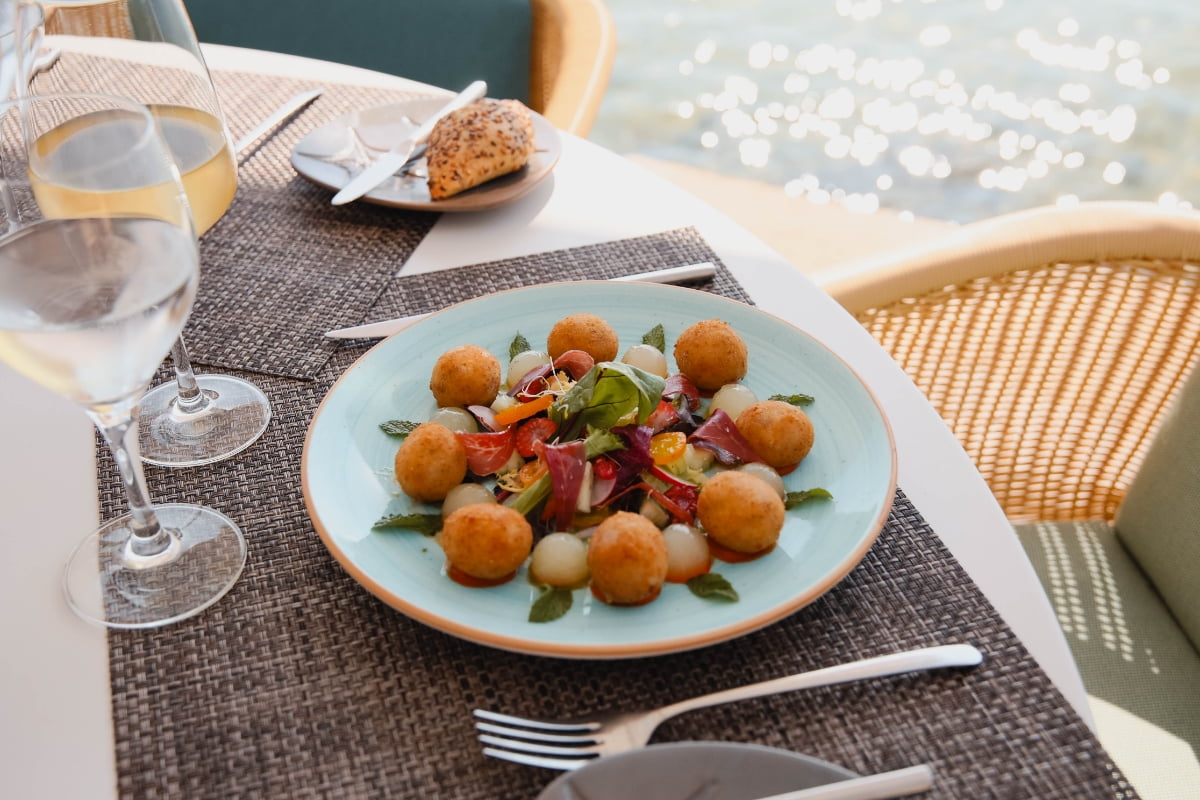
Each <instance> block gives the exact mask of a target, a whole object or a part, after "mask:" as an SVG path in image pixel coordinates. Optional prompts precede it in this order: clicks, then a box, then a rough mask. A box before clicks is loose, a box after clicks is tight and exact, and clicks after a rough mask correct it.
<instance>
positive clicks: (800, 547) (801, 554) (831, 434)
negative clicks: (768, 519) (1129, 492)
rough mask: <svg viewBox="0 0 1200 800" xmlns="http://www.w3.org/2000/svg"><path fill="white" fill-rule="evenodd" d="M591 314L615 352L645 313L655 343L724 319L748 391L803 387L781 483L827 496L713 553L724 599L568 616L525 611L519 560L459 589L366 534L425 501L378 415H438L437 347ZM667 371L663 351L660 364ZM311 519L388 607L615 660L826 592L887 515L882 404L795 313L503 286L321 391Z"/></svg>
mask: <svg viewBox="0 0 1200 800" xmlns="http://www.w3.org/2000/svg"><path fill="white" fill-rule="evenodd" d="M580 311H588V312H591V313H594V314H599V315H600V316H602V317H604V318H605V319H607V320H608V321H609V323H610V324H611V325H612V326H613V328H615V329H616V331H617V333H618V335H619V336H620V337H621V347H622V351H624V349H625V348H627V347H629V346H631V345H633V344H637V343H640V342H641V340H642V335H643V334H645V333H646V332H647V331H649V330H650V329H651V328H653V327H654V326H655V325H658V324H661V325H663V327H664V329H665V331H666V340H667V354H668V357H669V356H670V352H671V346H672V344H673V342H674V341H675V339H676V337H678V335H679V334H680V333H681V332H682V331H683V329H684V328H686V327H687V326H689V325H691V324H692V323H694V322H697V321H699V320H704V319H713V318H719V319H723V320H725V321H726V322H728V323H729V324H730V325H732V326H733V327H734V329H736V330H737V331H738V332H739V333H740V334H741V335H742V338H744V339H745V341H746V344H747V347H748V348H749V353H750V357H749V372H748V374H747V375H746V378H745V380H744V381H743V383H745V384H746V385H747V386H749V387H750V388H751V389H753V390H754V391H755V392H756V393H757V395H758V396H759V397H760V398H766V397H768V396H770V395H772V394H797V393H800V394H807V395H811V396H812V397H813V398H815V399H814V402H813V403H812V405H810V406H808V408H807V409H806V410H807V412H808V414H809V416H810V417H811V418H812V421H813V425H814V427H815V429H816V440H815V444H814V446H813V450H812V452H811V453H810V454H809V456H808V457H807V458H806V459H805V460H804V461H803V462H802V463H801V465H800V466H799V468H797V469H796V470H795V471H793V472H792V473H791V474H789V475H788V476H787V477H786V478H785V479H784V480H785V483H786V484H787V488H788V490H789V491H796V490H801V489H810V488H814V487H821V488H823V489H827V490H828V491H829V492H831V493H832V495H833V499H832V500H823V501H815V502H810V503H807V504H803V505H800V506H798V507H796V508H793V509H792V510H790V511H788V514H787V521H786V523H785V525H784V529H783V532H782V534H781V535H780V538H779V544H778V546H776V548H775V549H774V550H773V551H771V552H770V553H769V554H767V555H766V556H763V557H762V558H759V559H756V560H754V561H750V562H746V563H740V564H727V563H723V562H719V561H718V562H716V563H715V565H714V571H716V572H719V573H720V574H721V575H723V576H724V577H725V578H726V579H728V580H729V582H730V583H731V584H733V587H734V588H735V589H736V590H737V592H738V594H739V596H740V599H739V600H738V601H737V602H723V601H717V600H705V599H701V598H700V597H697V596H696V595H694V594H692V593H691V591H690V590H689V589H688V588H687V587H686V586H683V585H676V584H668V585H667V586H666V587H665V588H664V589H663V592H662V594H661V595H660V596H659V597H658V599H656V600H655V601H654V602H652V603H649V604H647V605H645V606H640V607H637V608H625V607H613V606H607V605H605V604H603V603H601V602H600V601H598V600H596V599H595V598H594V597H593V596H592V595H591V593H590V592H589V591H588V590H586V589H580V590H577V591H575V592H574V597H573V603H572V607H571V609H570V611H568V612H567V614H566V615H565V616H563V617H561V618H559V619H557V620H555V621H553V622H545V623H533V622H529V621H528V616H529V609H530V606H531V604H532V603H533V601H534V599H535V598H536V597H537V594H538V590H537V588H536V587H534V586H533V585H532V584H530V582H529V581H528V579H527V577H526V575H525V571H524V569H522V571H521V573H520V574H519V575H518V576H517V577H516V578H515V579H513V580H512V581H510V582H508V583H506V584H504V585H502V586H497V587H491V588H486V589H477V588H468V587H465V586H462V585H460V584H458V583H455V582H454V581H452V580H450V579H449V578H448V577H447V576H446V575H445V570H444V563H443V562H444V559H443V556H442V553H441V550H440V549H439V548H438V546H437V544H436V543H435V541H434V540H433V539H431V538H428V537H425V536H423V535H421V534H419V533H414V532H410V531H403V530H390V531H376V530H372V524H373V523H374V522H375V521H376V520H378V519H379V518H380V517H382V516H384V515H386V514H394V513H399V512H402V511H424V512H430V511H436V508H433V507H430V506H423V505H421V504H417V503H414V502H412V501H411V500H410V499H409V498H408V497H406V496H405V495H404V494H403V493H402V492H401V491H400V489H399V487H398V486H397V485H396V482H395V479H394V477H393V475H392V459H393V457H394V455H395V452H396V449H397V448H398V447H399V441H398V440H396V439H394V438H392V437H389V436H388V435H386V434H385V433H383V432H382V431H381V430H380V428H379V424H380V423H381V422H384V421H387V420H395V419H400V420H412V421H424V420H426V419H428V418H429V416H430V415H431V414H432V413H433V411H434V410H435V404H434V401H433V396H432V395H431V394H430V392H429V375H430V372H431V370H432V369H433V363H434V361H436V360H437V358H438V356H440V355H441V354H442V353H443V352H445V351H446V350H447V349H449V348H450V347H453V346H455V345H460V344H468V343H469V344H476V345H479V346H481V347H484V348H487V349H488V350H490V351H491V352H493V353H496V354H497V355H498V356H501V361H502V362H503V356H504V355H507V353H508V348H509V344H510V343H511V342H512V340H513V338H514V336H516V334H517V333H518V332H519V333H521V334H522V335H524V336H525V337H526V338H527V339H528V340H529V341H530V342H531V343H532V344H533V345H534V346H535V347H536V346H541V347H544V344H545V337H546V334H547V333H549V331H550V328H551V327H552V326H553V325H554V323H555V322H557V321H558V320H559V319H561V318H562V317H564V316H566V315H568V314H572V313H576V312H580ZM671 367H672V369H673V368H674V363H673V362H672V364H671ZM302 472H303V490H304V498H305V503H306V505H307V508H308V513H309V516H310V517H311V518H312V521H313V524H314V525H315V527H316V530H317V532H318V533H319V534H320V536H321V539H322V541H323V542H324V543H325V546H326V547H328V548H329V552H330V553H332V554H333V557H334V558H335V559H337V561H338V562H339V563H340V564H341V565H342V567H344V568H345V570H346V571H347V572H348V573H349V574H350V575H351V576H353V578H354V579H355V580H356V581H358V582H359V583H360V584H362V586H363V587H365V588H366V589H367V590H368V591H369V592H371V593H372V594H374V595H375V596H376V597H378V598H379V599H381V600H383V601H384V602H385V603H387V604H388V605H390V606H392V607H394V608H396V609H397V610H399V611H401V612H403V613H404V614H407V615H408V616H410V617H412V618H414V619H417V620H420V621H421V622H423V623H425V624H427V625H429V626H431V627H434V628H437V629H438V630H441V631H445V632H446V633H449V634H452V635H454V636H460V637H462V638H464V639H469V640H471V641H475V642H479V643H481V644H485V645H490V646H492V647H498V648H503V649H505V650H513V651H517V652H522V653H530V654H537V655H547V656H559V657H565V658H625V657H631V656H645V655H654V654H660V653H670V652H677V651H681V650H688V649H692V648H696V647H702V646H705V645H710V644H715V643H717V642H722V641H726V640H729V639H732V638H734V637H737V636H741V635H743V634H746V633H749V632H751V631H754V630H757V629H759V628H761V627H763V626H765V625H769V624H771V623H772V622H775V621H777V620H779V619H781V618H783V617H785V616H787V615H789V614H791V613H793V612H795V611H796V610H798V609H800V608H802V607H804V606H806V605H808V604H809V603H811V602H813V601H814V600H816V599H817V598H818V597H820V596H821V595H822V594H824V593H825V592H827V591H828V590H829V589H830V588H831V587H833V586H834V585H835V584H836V583H837V582H838V581H839V580H841V579H842V578H843V577H844V576H845V575H846V574H847V573H848V572H850V570H851V569H853V568H854V566H855V565H856V564H857V563H858V562H859V561H860V560H861V559H862V557H863V556H864V555H865V554H866V552H867V550H868V549H869V548H870V546H871V544H872V543H873V542H874V541H875V538H876V537H877V536H878V535H879V531H880V529H881V528H882V527H883V523H884V521H885V520H886V518H887V514H888V511H889V509H890V508H891V503H892V498H893V494H894V492H895V488H896V456H895V447H894V444H893V440H892V433H891V430H890V428H889V426H888V423H887V421H886V419H885V418H884V415H883V413H882V411H881V410H880V408H879V404H878V403H877V402H876V401H875V399H874V398H873V397H872V395H871V393H870V392H869V391H868V390H867V388H866V387H865V386H864V385H863V383H862V381H861V380H860V379H859V378H858V376H857V375H855V374H854V372H853V371H852V370H851V369H850V368H849V367H848V366H847V365H846V363H845V362H843V361H842V360H841V359H840V358H839V357H838V356H837V355H835V354H834V353H833V352H831V351H830V350H829V348H827V347H825V346H824V345H822V344H821V343H820V342H818V341H816V340H815V339H813V338H812V337H811V336H809V335H808V334H806V333H804V332H803V331H801V330H799V329H797V328H795V327H794V326H792V325H790V324H788V323H786V322H784V321H782V320H780V319H779V318H777V317H773V316H771V315H769V314H765V313H763V312H761V311H758V310H756V309H754V308H753V307H751V306H747V305H744V304H742V303H738V302H736V301H733V300H728V299H725V298H722V297H718V296H716V295H712V294H708V293H706V292H700V291H696V290H692V289H685V288H680V287H676V286H661V285H655V284H641V283H615V282H605V281H578V282H570V283H555V284H548V285H544V286H535V287H531V288H527V289H517V290H513V291H508V292H499V293H497V294H493V295H488V296H487V297H482V298H479V299H477V300H472V301H469V302H465V303H461V304H459V305H455V306H452V307H450V308H448V309H446V310H444V311H441V312H439V313H437V314H434V315H432V316H430V317H429V318H427V319H425V320H423V321H422V322H420V323H419V324H417V325H414V326H413V327H411V328H408V329H407V330H404V331H401V332H400V333H398V334H396V335H395V336H392V337H391V338H389V339H386V340H384V341H382V342H380V343H379V344H378V345H376V346H375V347H374V348H373V349H371V350H370V351H369V352H368V353H366V354H365V355H364V356H363V357H362V358H360V359H359V360H358V361H357V362H356V363H355V364H354V365H353V366H352V367H350V369H348V370H347V371H346V373H345V374H344V375H343V376H342V377H341V378H340V379H339V380H338V382H337V383H336V384H335V385H334V386H333V388H332V389H331V390H330V391H329V394H328V395H327V396H326V397H325V400H324V401H323V402H322V404H321V406H320V408H319V409H318V410H317V413H316V415H315V417H314V418H313V421H312V424H311V425H310V426H309V430H308V436H307V438H306V440H305V444H304V459H303V465H302Z"/></svg>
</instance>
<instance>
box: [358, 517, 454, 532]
mask: <svg viewBox="0 0 1200 800" xmlns="http://www.w3.org/2000/svg"><path fill="white" fill-rule="evenodd" d="M386 528H404V529H407V530H410V531H416V532H417V533H423V534H425V535H426V536H433V535H434V534H435V533H437V532H438V531H440V530H441V529H442V515H441V514H391V515H389V516H386V517H381V518H380V519H379V520H378V521H377V522H376V523H375V524H374V525H372V526H371V530H375V531H377V530H383V529H386Z"/></svg>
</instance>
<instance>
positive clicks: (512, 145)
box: [425, 99, 534, 200]
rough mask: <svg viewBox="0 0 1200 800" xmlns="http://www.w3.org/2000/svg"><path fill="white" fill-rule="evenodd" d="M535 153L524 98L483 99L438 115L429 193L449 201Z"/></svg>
mask: <svg viewBox="0 0 1200 800" xmlns="http://www.w3.org/2000/svg"><path fill="white" fill-rule="evenodd" d="M533 152H534V135H533V118H532V117H531V116H530V115H529V109H527V108H526V107H525V106H524V105H522V104H521V102H520V101H518V100H488V99H484V100H477V101H476V102H474V103H470V104H469V105H466V106H464V107H462V108H460V109H458V110H457V111H452V112H451V113H449V114H447V115H446V116H445V117H443V118H442V119H440V120H438V123H437V125H435V126H434V128H433V131H432V132H431V133H430V134H429V141H428V143H427V144H426V146H425V159H426V161H427V162H428V169H429V196H430V197H432V198H433V199H434V200H445V199H446V198H448V197H453V196H454V195H456V194H458V193H459V192H464V191H466V190H467V189H470V188H472V187H475V186H478V185H479V184H481V183H486V182H487V181H490V180H492V179H493V178H498V177H500V176H501V175H507V174H508V173H510V172H516V171H517V170H519V169H520V168H521V167H523V166H525V164H526V162H528V161H529V159H530V158H531V157H532V156H533Z"/></svg>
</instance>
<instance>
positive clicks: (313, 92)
mask: <svg viewBox="0 0 1200 800" xmlns="http://www.w3.org/2000/svg"><path fill="white" fill-rule="evenodd" d="M324 91H325V90H324V89H322V88H317V89H309V90H308V91H307V92H300V93H299V94H295V95H293V96H292V97H290V98H288V100H287V101H286V102H285V103H284V104H283V105H281V106H280V107H279V108H277V109H275V111H274V112H273V113H272V114H271V116H269V117H267V118H266V119H264V120H263V121H262V122H260V123H258V124H257V125H255V126H254V130H252V131H250V132H249V133H247V134H246V135H245V136H243V137H242V138H240V139H238V140H237V141H236V142H234V145H233V152H234V153H241V152H242V151H243V150H245V149H246V148H247V147H249V146H250V145H252V144H254V143H255V142H256V141H258V137H260V136H262V135H263V134H264V133H266V132H267V131H269V130H271V129H272V128H274V127H275V126H276V125H278V124H279V123H281V122H283V121H284V120H285V119H287V118H288V117H290V116H291V115H292V114H295V113H296V112H297V111H299V110H300V109H302V108H304V107H305V106H306V105H308V104H309V103H311V102H312V101H313V100H316V99H317V98H318V97H320V96H321V93H322V92H324Z"/></svg>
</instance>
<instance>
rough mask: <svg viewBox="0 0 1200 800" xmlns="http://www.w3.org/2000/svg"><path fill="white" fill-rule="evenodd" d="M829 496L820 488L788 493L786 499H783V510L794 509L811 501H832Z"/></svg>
mask: <svg viewBox="0 0 1200 800" xmlns="http://www.w3.org/2000/svg"><path fill="white" fill-rule="evenodd" d="M832 499H833V495H831V494H830V493H829V492H828V491H827V490H825V489H821V488H819V487H818V488H813V489H804V490H802V491H799V492H788V493H787V497H785V498H783V507H784V508H795V507H796V506H798V505H800V504H801V503H807V502H809V501H811V500H832Z"/></svg>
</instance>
